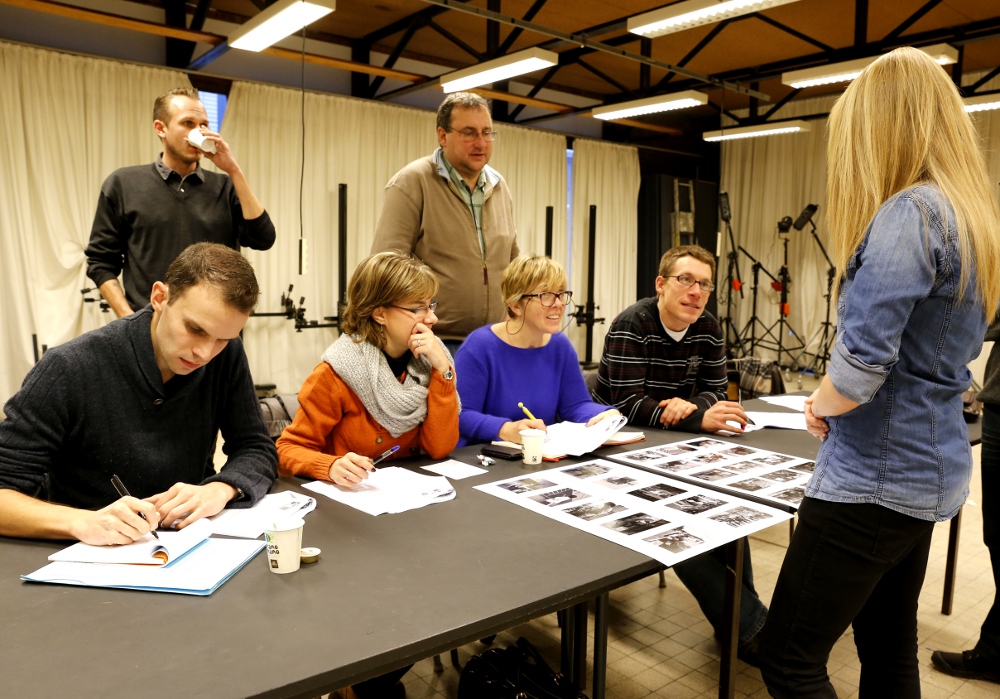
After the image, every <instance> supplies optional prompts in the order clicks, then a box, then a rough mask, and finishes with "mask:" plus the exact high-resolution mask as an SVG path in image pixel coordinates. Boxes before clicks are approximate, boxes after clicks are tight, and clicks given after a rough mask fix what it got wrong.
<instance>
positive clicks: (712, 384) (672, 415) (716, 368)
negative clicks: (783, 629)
mask: <svg viewBox="0 0 1000 699" xmlns="http://www.w3.org/2000/svg"><path fill="white" fill-rule="evenodd" d="M659 273H660V276H658V277H657V278H656V296H655V297H654V298H648V299H643V300H641V301H639V302H638V303H635V304H633V305H631V306H629V307H628V308H626V309H625V310H624V311H622V312H621V313H620V314H619V315H618V317H617V318H615V320H614V322H613V323H612V324H611V330H610V331H609V332H608V336H607V338H605V340H604V354H603V355H602V356H601V365H600V368H599V369H598V373H597V377H598V383H597V388H596V389H595V390H594V398H595V399H596V400H597V401H599V402H601V403H606V404H608V405H613V406H614V407H616V408H618V410H620V411H621V413H622V415H625V416H626V417H627V418H628V421H629V424H632V425H641V426H643V427H659V428H663V429H665V430H683V431H688V432H699V431H701V432H718V431H719V430H730V431H732V432H739V431H742V429H743V427H744V426H745V425H746V424H747V416H746V413H744V412H743V408H742V407H741V406H740V404H739V403H734V402H732V401H729V400H726V387H727V384H728V380H727V375H726V348H725V343H724V342H723V340H722V328H721V327H720V326H719V323H718V321H717V320H716V319H715V318H714V317H713V316H712V314H711V313H708V312H706V311H705V304H706V303H707V302H708V297H709V296H710V295H711V293H712V290H713V289H714V288H715V284H714V283H713V281H712V280H713V279H715V258H714V257H713V256H712V254H711V253H710V252H709V251H708V250H705V249H704V248H702V247H700V246H697V245H685V246H681V247H676V248H671V249H670V250H668V251H667V252H666V253H665V254H664V255H663V257H662V258H661V259H660V269H659ZM673 570H674V572H675V573H677V577H678V578H680V580H681V582H683V583H684V585H685V586H686V587H687V588H688V589H689V590H690V591H691V594H693V595H694V596H695V599H697V600H698V606H700V607H701V610H702V612H704V614H705V617H706V618H707V619H708V621H709V622H710V623H711V624H712V627H713V628H714V629H715V633H716V635H717V636H720V637H722V631H723V604H724V595H725V592H724V580H725V570H726V563H725V554H724V550H723V549H722V548H719V549H716V550H714V551H710V552H708V553H703V554H701V555H700V556H695V557H694V558H691V559H688V560H686V561H683V562H682V563H678V564H677V565H675V566H674V567H673ZM766 620H767V607H765V606H764V603H763V602H761V601H760V598H759V597H758V596H757V591H756V590H755V589H754V584H753V566H752V563H751V561H750V547H749V545H747V547H746V558H745V559H744V566H743V586H742V590H741V597H740V628H739V645H738V647H737V655H738V656H739V657H740V659H742V660H743V661H744V662H747V663H750V664H751V665H757V634H758V633H759V632H760V630H761V629H762V628H763V627H764V622H765V621H766Z"/></svg>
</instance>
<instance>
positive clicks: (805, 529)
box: [761, 498, 934, 699]
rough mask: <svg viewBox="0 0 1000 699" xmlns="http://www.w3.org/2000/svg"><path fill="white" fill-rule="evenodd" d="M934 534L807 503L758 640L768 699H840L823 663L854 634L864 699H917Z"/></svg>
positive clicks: (850, 507) (920, 525)
mask: <svg viewBox="0 0 1000 699" xmlns="http://www.w3.org/2000/svg"><path fill="white" fill-rule="evenodd" d="M933 528H934V523H933V522H928V521H924V520H920V519H915V518H913V517H909V516H907V515H903V514H900V513H898V512H895V511H893V510H889V509H887V508H884V507H880V506H878V505H868V504H843V503H834V502H827V501H823V500H815V499H812V498H806V499H805V500H803V501H802V506H801V508H800V509H799V525H798V527H796V529H795V535H794V536H793V537H792V541H791V544H789V547H788V553H787V554H786V556H785V562H784V564H783V565H782V566H781V573H780V574H779V575H778V583H777V586H776V587H775V590H774V596H773V598H772V600H771V609H770V612H769V613H768V617H767V623H766V624H765V625H764V630H763V631H762V638H761V661H762V665H761V673H762V674H763V676H764V682H765V684H766V685H767V689H768V691H769V692H770V693H771V696H772V697H776V698H777V699H786V698H790V697H816V698H822V699H835V698H836V696H837V693H836V691H835V690H834V688H833V685H832V684H830V678H829V676H828V675H827V672H826V663H827V660H828V659H829V657H830V650H831V649H832V648H833V645H834V644H835V643H836V642H837V640H838V639H839V638H840V637H841V635H842V634H843V633H844V631H846V630H847V627H848V626H849V625H853V627H854V642H855V644H856V646H857V649H858V656H859V658H860V659H861V687H860V694H859V696H860V698H861V699H916V698H918V697H920V676H919V673H918V668H917V598H918V596H919V594H920V588H921V586H922V585H923V582H924V572H925V570H926V568H927V556H928V552H929V551H930V544H931V533H932V531H933Z"/></svg>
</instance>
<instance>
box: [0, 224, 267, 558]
mask: <svg viewBox="0 0 1000 699" xmlns="http://www.w3.org/2000/svg"><path fill="white" fill-rule="evenodd" d="M258 295H259V289H258V287H257V279H256V277H255V275H254V272H253V268H252V267H250V264H249V263H248V262H247V261H246V260H245V259H244V258H243V256H242V255H240V254H239V253H238V252H236V251H235V250H232V249H230V248H228V247H225V246H223V245H218V244H212V243H199V244H197V245H193V246H191V247H189V248H187V249H186V250H185V251H184V252H183V253H181V255H180V256H179V257H178V258H177V259H176V260H174V262H173V263H172V264H171V265H170V267H169V269H168V270H167V272H166V274H165V276H164V278H163V281H158V282H156V283H155V284H153V289H152V293H151V294H150V304H149V305H148V306H146V307H145V308H144V309H142V310H141V311H139V312H138V313H136V314H134V315H131V316H128V317H127V318H123V319H120V320H118V321H115V322H113V323H110V324H108V325H106V326H105V327H103V328H100V329H98V330H94V331H92V332H89V333H85V334H84V335H82V336H80V337H78V338H76V339H75V340H71V341H70V342H67V343H66V344H64V345H60V346H59V347H55V348H53V349H51V350H49V351H48V352H46V353H45V355H44V356H43V357H42V359H41V361H39V362H38V364H37V365H36V366H35V367H34V368H33V369H32V370H31V371H30V372H29V373H28V375H27V376H26V377H25V379H24V383H23V384H22V385H21V389H20V390H19V391H18V392H17V393H16V394H15V395H14V396H13V397H12V398H11V399H10V400H9V401H8V402H7V404H6V405H5V406H4V413H5V414H6V416H7V417H6V419H5V420H4V421H3V422H0V535H4V536H16V537H32V538H47V539H79V540H80V541H84V542H86V543H89V544H97V545H104V544H123V543H128V542H130V541H134V540H135V539H138V538H139V537H141V536H143V535H144V534H146V533H147V532H148V531H149V530H150V528H153V527H156V526H157V525H159V526H164V527H176V528H183V527H185V526H187V525H188V524H191V523H192V522H194V521H197V520H199V519H201V518H203V517H210V516H212V515H215V514H218V513H219V512H221V511H222V509H223V508H224V507H227V506H229V505H230V504H231V505H232V506H233V507H249V506H252V505H253V504H255V503H256V502H257V501H258V500H260V498H262V497H263V496H264V495H265V494H266V493H267V491H268V489H269V488H270V486H271V483H272V482H273V481H274V478H275V476H276V474H277V453H276V452H275V448H274V444H273V443H272V442H271V439H270V438H269V436H268V434H267V430H266V429H265V427H264V422H263V418H262V416H261V413H260V406H259V403H258V401H257V396H256V393H255V391H254V387H253V380H252V379H251V377H250V371H249V367H248V366H247V359H246V355H245V354H244V352H243V345H242V343H241V341H240V338H239V334H240V331H241V330H242V329H243V325H244V324H245V323H246V321H247V318H248V317H249V315H250V313H251V311H252V310H253V308H254V306H255V305H256V303H257V297H258ZM219 430H221V432H222V437H223V440H224V442H225V447H224V451H225V453H226V455H227V456H228V457H229V458H228V461H227V463H226V465H225V466H224V467H223V468H222V469H221V470H220V471H219V472H218V473H216V472H215V470H214V468H212V454H213V451H214V446H215V438H216V433H217V431H219ZM114 475H118V476H119V477H120V478H121V480H122V482H123V484H124V485H125V487H127V488H128V490H129V492H130V493H131V496H128V497H120V496H119V495H118V493H117V492H116V491H115V487H114V485H113V484H112V476H114ZM140 515H143V516H144V517H145V519H143V518H142V517H140Z"/></svg>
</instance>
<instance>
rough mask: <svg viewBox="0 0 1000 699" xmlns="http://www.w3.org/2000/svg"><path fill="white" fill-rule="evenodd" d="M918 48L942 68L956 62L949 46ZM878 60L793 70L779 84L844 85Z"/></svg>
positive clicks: (954, 49) (795, 86) (797, 85)
mask: <svg viewBox="0 0 1000 699" xmlns="http://www.w3.org/2000/svg"><path fill="white" fill-rule="evenodd" d="M919 48H920V50H921V51H923V52H924V53H926V54H927V55H928V56H930V57H931V58H933V59H934V62H935V63H937V64H939V65H942V66H944V65H948V64H950V63H956V62H958V49H956V48H955V47H954V46H951V45H949V44H934V45H933V46H922V47H919ZM878 59H879V56H869V57H868V58H857V59H855V60H853V61H844V62H843V63H833V64H831V65H826V66H818V67H816V68H806V69H805V70H793V71H790V72H788V73H782V75H781V82H782V83H784V84H785V85H789V86H791V87H794V88H795V89H797V90H801V89H802V88H805V87H815V86H816V85H832V84H833V83H846V82H850V81H851V80H854V79H855V78H856V77H858V76H859V75H861V73H862V72H863V71H864V69H865V68H867V67H868V66H870V65H871V64H872V63H874V62H875V61H877V60H878Z"/></svg>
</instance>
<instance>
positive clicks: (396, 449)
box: [372, 444, 399, 471]
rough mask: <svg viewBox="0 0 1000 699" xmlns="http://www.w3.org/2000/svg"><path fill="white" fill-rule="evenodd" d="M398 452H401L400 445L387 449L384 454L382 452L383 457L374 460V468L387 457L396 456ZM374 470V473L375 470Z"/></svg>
mask: <svg viewBox="0 0 1000 699" xmlns="http://www.w3.org/2000/svg"><path fill="white" fill-rule="evenodd" d="M397 451H399V445H398V444H397V445H396V446H394V447H393V448H392V449H387V450H385V451H384V452H382V455H381V456H377V457H375V458H374V459H372V466H375V465H376V464H378V463H379V462H380V461H382V460H383V459H385V458H386V457H387V456H389V455H390V454H395V453H396V452H397ZM372 470H373V471H374V470H375V469H374V468H373V469H372Z"/></svg>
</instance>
